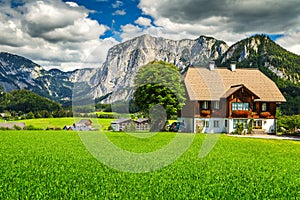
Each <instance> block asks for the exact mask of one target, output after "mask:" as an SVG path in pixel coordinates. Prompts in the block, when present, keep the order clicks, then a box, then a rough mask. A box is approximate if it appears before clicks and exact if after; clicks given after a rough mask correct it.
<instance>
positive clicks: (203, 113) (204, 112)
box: [201, 110, 210, 116]
mask: <svg viewBox="0 0 300 200" xmlns="http://www.w3.org/2000/svg"><path fill="white" fill-rule="evenodd" d="M201 114H202V115H205V116H207V115H210V110H201Z"/></svg>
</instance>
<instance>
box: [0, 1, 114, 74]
mask: <svg viewBox="0 0 300 200" xmlns="http://www.w3.org/2000/svg"><path fill="white" fill-rule="evenodd" d="M89 12H90V11H89V10H87V9H86V8H84V7H80V6H78V5H75V3H73V2H68V3H64V2H62V1H61V0H44V1H26V2H25V4H24V5H23V6H20V7H18V8H17V9H16V8H11V7H10V3H7V2H6V3H2V4H1V3H0V49H1V51H8V52H11V53H15V54H19V55H22V56H25V57H27V58H29V59H31V60H33V61H35V62H37V63H38V64H42V65H44V66H45V67H47V68H53V67H58V68H60V69H64V70H72V69H74V68H77V67H84V66H85V65H86V67H91V66H100V65H101V63H103V62H104V61H105V58H106V53H107V50H108V48H110V47H111V46H113V45H115V44H117V43H118V42H117V41H116V40H114V39H112V38H107V39H105V40H103V39H99V37H100V36H101V35H103V34H104V32H105V31H106V30H108V27H107V26H105V25H102V24H99V23H98V22H97V21H96V20H92V19H89V18H88V17H87V16H88V14H89ZM93 52H94V53H95V52H96V53H97V56H96V55H94V53H93Z"/></svg>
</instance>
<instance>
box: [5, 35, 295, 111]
mask: <svg viewBox="0 0 300 200" xmlns="http://www.w3.org/2000/svg"><path fill="white" fill-rule="evenodd" d="M153 60H162V61H166V62H170V63H173V64H175V65H176V66H177V67H178V68H179V69H180V70H181V72H184V71H185V70H186V69H187V68H188V67H189V66H191V65H194V66H195V65H197V66H199V65H207V63H208V61H210V60H215V62H216V64H217V65H218V66H229V63H230V62H231V61H237V67H238V68H245V67H251V68H259V69H260V70H261V71H262V72H263V73H264V74H266V75H267V76H268V77H270V78H271V79H272V80H273V81H275V83H276V84H277V85H278V87H279V88H280V90H281V91H282V92H283V94H284V96H285V97H286V99H287V100H288V103H285V104H283V105H281V107H282V110H283V111H284V112H285V113H286V114H293V113H300V108H299V107H300V105H299V103H298V102H299V101H300V86H299V85H300V56H299V55H296V54H293V53H291V52H289V51H287V50H285V49H283V48H282V47H280V46H279V45H278V44H276V43H275V42H273V41H272V40H271V39H270V38H269V37H267V36H265V35H256V36H252V37H249V38H246V39H244V40H241V41H238V42H237V43H235V44H233V45H232V46H230V47H229V46H228V45H227V44H226V43H225V42H223V41H221V40H217V39H215V38H212V37H206V36H200V37H199V38H197V39H195V40H188V39H185V40H178V41H174V40H169V39H164V38H161V37H152V36H150V35H143V36H140V37H136V38H134V39H132V40H129V41H126V42H123V43H120V44H118V45H116V46H114V47H112V48H111V49H110V50H109V51H108V55H107V58H106V61H105V63H104V64H103V66H102V67H101V68H98V69H82V70H75V71H73V72H62V71H60V70H50V71H46V70H44V69H43V68H42V67H41V66H39V65H38V64H35V63H33V62H32V61H30V60H28V59H26V58H23V57H20V56H16V55H12V54H8V53H0V84H1V85H4V87H5V89H6V90H12V89H28V90H31V91H34V92H36V93H38V94H40V95H42V96H44V97H48V98H51V99H54V100H57V101H60V102H63V101H68V100H71V99H72V94H73V97H74V98H73V102H74V101H75V102H84V104H85V103H87V101H88V102H90V103H93V102H94V99H96V101H97V102H102V103H111V102H115V101H118V100H123V99H125V100H129V99H130V98H132V92H133V90H132V88H133V83H134V77H135V74H136V73H137V71H138V70H139V68H140V67H141V66H143V65H145V64H147V63H149V62H151V61H153ZM75 105H76V104H75Z"/></svg>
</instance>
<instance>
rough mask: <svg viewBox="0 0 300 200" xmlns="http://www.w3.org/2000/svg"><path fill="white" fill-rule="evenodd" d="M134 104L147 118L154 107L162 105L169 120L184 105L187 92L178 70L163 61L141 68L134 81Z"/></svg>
mask: <svg viewBox="0 0 300 200" xmlns="http://www.w3.org/2000/svg"><path fill="white" fill-rule="evenodd" d="M134 84H135V92H134V103H135V105H136V106H137V107H138V108H139V110H140V111H141V112H143V113H144V115H145V116H149V111H150V109H151V108H152V107H153V106H154V105H161V106H162V107H163V108H164V109H165V112H166V114H167V118H168V119H169V118H170V117H171V116H172V115H174V114H176V113H177V112H178V110H179V109H181V108H182V107H183V105H184V101H185V96H184V94H185V91H184V87H183V85H182V83H181V76H180V73H179V71H178V68H177V67H176V66H174V65H173V64H170V63H166V62H163V61H153V62H150V63H148V64H146V65H145V66H143V67H141V68H140V70H139V71H138V72H137V76H136V78H135V81H134Z"/></svg>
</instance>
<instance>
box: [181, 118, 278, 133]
mask: <svg viewBox="0 0 300 200" xmlns="http://www.w3.org/2000/svg"><path fill="white" fill-rule="evenodd" d="M240 120H244V119H240ZM250 120H251V119H247V124H248V123H249V122H250ZM255 120H262V129H264V130H266V132H267V133H275V130H276V119H255ZM178 121H179V122H184V126H185V130H184V132H194V133H196V132H197V124H198V123H201V122H202V123H203V121H205V122H207V123H208V127H206V126H204V127H203V130H202V132H203V133H231V132H234V131H235V129H234V128H233V125H234V123H233V121H234V119H233V118H178ZM214 121H219V127H214ZM225 121H227V127H225V123H226V122H225Z"/></svg>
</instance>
